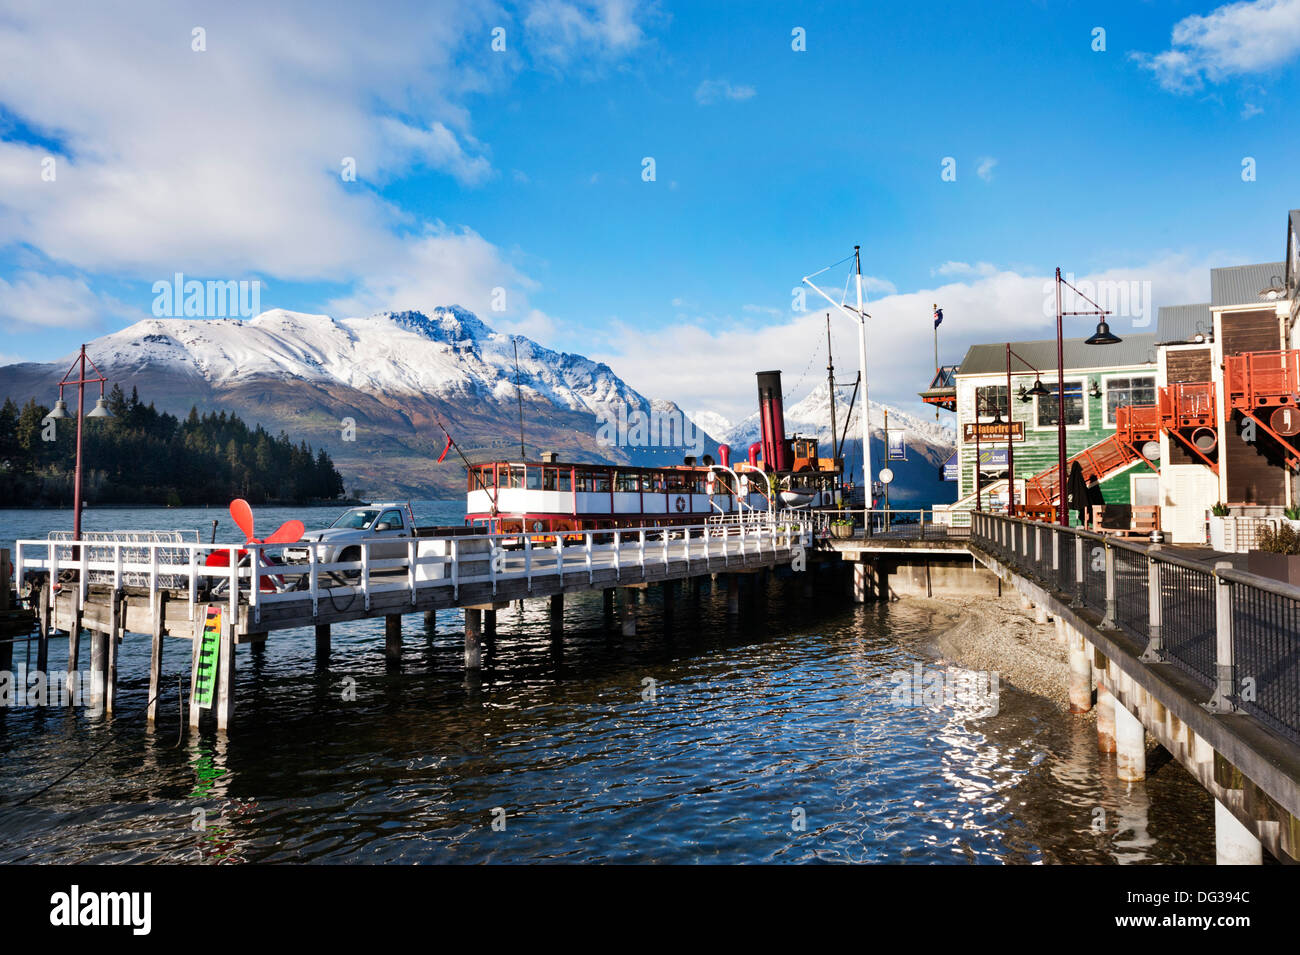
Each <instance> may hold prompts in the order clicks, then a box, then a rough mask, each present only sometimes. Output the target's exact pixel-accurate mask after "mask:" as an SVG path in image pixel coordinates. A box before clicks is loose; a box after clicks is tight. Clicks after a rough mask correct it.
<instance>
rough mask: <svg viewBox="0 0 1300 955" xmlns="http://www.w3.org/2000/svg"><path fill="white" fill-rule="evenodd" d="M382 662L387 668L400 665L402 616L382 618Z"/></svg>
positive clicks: (398, 614)
mask: <svg viewBox="0 0 1300 955" xmlns="http://www.w3.org/2000/svg"><path fill="white" fill-rule="evenodd" d="M384 660H385V662H386V663H387V664H388V665H389V666H401V665H402V615H401V614H400V613H390V614H388V616H386V617H384Z"/></svg>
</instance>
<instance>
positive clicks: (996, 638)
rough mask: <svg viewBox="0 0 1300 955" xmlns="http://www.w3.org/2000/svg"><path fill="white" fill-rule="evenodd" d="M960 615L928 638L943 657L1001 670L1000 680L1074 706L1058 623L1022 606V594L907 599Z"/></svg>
mask: <svg viewBox="0 0 1300 955" xmlns="http://www.w3.org/2000/svg"><path fill="white" fill-rule="evenodd" d="M908 599H911V600H919V601H924V602H925V603H927V604H934V605H935V606H936V608H938V607H942V608H944V609H946V610H949V611H957V612H958V613H959V614H960V620H959V622H958V623H957V624H956V625H955V626H953V627H952V628H951V629H949V630H947V631H945V632H944V633H941V634H939V635H938V636H937V637H935V638H933V639H931V640H930V641H928V647H927V649H928V650H929V651H930V652H931V653H932V654H933V655H934V656H935V657H937V658H938V659H939V660H940V661H941V662H946V663H952V664H954V665H956V666H959V667H963V668H965V669H968V670H984V671H990V670H996V671H998V674H999V679H1000V680H1001V681H1002V682H1004V683H1009V684H1011V685H1012V686H1014V687H1016V688H1017V689H1019V690H1022V691H1024V692H1027V693H1033V694H1034V695H1036V696H1040V697H1043V698H1044V699H1047V700H1050V701H1051V702H1052V703H1053V704H1055V705H1056V707H1057V708H1058V709H1060V710H1061V711H1062V712H1066V713H1068V712H1069V710H1070V700H1069V692H1068V687H1069V679H1070V666H1069V658H1068V655H1067V653H1066V649H1065V645H1064V643H1062V642H1060V641H1058V639H1057V636H1056V625H1055V624H1054V623H1047V624H1039V623H1035V622H1034V612H1033V611H1032V610H1024V609H1022V608H1021V606H1020V595H1019V594H1017V593H1015V592H1010V593H1005V594H1003V595H1002V596H1001V597H995V596H992V595H989V594H979V595H974V594H973V595H970V596H960V595H954V596H949V597H944V598H943V599H942V600H934V599H929V598H924V597H921V598H908Z"/></svg>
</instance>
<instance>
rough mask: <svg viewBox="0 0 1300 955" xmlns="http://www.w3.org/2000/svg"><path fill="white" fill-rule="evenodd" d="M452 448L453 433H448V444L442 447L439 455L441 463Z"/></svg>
mask: <svg viewBox="0 0 1300 955" xmlns="http://www.w3.org/2000/svg"><path fill="white" fill-rule="evenodd" d="M450 450H451V435H447V446H446V447H444V448H443V449H442V454H440V455H438V463H439V464H441V463H442V459H443V458H445V457H446V456H447V452H448V451H450Z"/></svg>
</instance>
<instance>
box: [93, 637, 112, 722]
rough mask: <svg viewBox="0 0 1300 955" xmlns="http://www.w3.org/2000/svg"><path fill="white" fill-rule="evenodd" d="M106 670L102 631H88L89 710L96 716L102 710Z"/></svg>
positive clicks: (105, 653) (106, 660)
mask: <svg viewBox="0 0 1300 955" xmlns="http://www.w3.org/2000/svg"><path fill="white" fill-rule="evenodd" d="M107 670H108V644H107V642H106V640H105V638H104V631H102V630H91V631H90V709H91V712H92V713H95V714H96V715H98V714H99V713H100V712H102V710H103V708H104V677H105V676H106V675H107V674H106V671H107Z"/></svg>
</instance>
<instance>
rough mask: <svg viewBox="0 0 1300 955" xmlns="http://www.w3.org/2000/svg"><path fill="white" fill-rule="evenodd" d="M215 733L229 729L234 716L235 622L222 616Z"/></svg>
mask: <svg viewBox="0 0 1300 955" xmlns="http://www.w3.org/2000/svg"><path fill="white" fill-rule="evenodd" d="M216 703H217V731H218V732H220V733H224V732H226V731H227V730H229V729H230V720H231V718H232V717H233V716H234V715H235V621H234V619H233V618H227V617H225V616H224V615H223V617H222V620H221V652H220V654H219V655H218V656H217V700H216Z"/></svg>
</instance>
